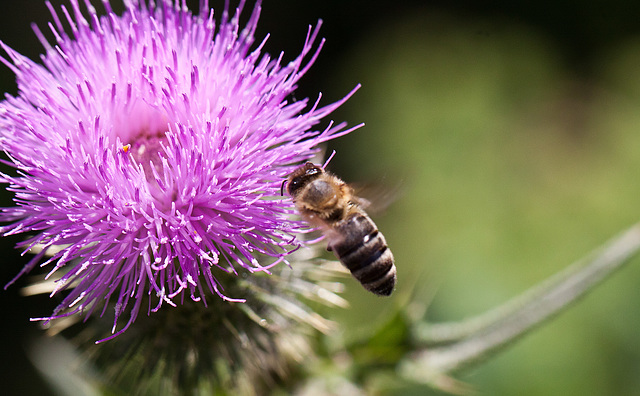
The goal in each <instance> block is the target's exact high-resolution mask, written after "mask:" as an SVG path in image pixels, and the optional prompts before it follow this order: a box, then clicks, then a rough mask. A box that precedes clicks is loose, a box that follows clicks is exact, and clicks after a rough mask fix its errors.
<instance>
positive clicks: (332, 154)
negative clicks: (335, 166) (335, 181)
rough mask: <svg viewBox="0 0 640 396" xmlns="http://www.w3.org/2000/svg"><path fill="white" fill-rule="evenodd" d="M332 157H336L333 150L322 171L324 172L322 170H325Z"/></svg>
mask: <svg viewBox="0 0 640 396" xmlns="http://www.w3.org/2000/svg"><path fill="white" fill-rule="evenodd" d="M334 155H336V150H333V152H332V153H331V155H330V156H329V158H327V160H326V161H325V162H324V165H322V170H324V168H326V167H327V165H329V162H330V161H331V158H333V156H334Z"/></svg>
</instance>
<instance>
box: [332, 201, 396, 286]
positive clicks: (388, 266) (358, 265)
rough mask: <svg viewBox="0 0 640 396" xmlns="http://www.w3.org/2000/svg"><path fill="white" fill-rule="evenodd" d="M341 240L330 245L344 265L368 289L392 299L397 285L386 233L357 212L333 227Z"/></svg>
mask: <svg viewBox="0 0 640 396" xmlns="http://www.w3.org/2000/svg"><path fill="white" fill-rule="evenodd" d="M332 228H333V230H334V231H335V232H336V234H337V235H338V237H336V238H335V240H333V241H331V242H330V245H329V249H330V250H333V252H334V253H335V255H336V257H338V259H340V261H341V262H342V264H344V266H345V267H347V268H348V269H349V271H351V274H352V275H353V277H354V278H356V279H357V280H358V281H359V282H360V283H362V286H364V288H365V289H367V290H369V291H370V292H373V293H375V294H377V295H380V296H388V295H391V292H393V289H394V288H395V285H396V267H395V265H394V264H393V254H391V250H389V248H388V247H387V241H385V239H384V236H382V233H380V232H379V231H378V227H376V225H375V223H374V222H373V221H372V220H371V219H370V218H369V216H367V214H366V213H364V212H361V211H360V212H356V213H352V214H351V215H349V216H348V217H347V218H346V219H344V220H342V221H339V222H337V223H335V224H334V226H333V227H332Z"/></svg>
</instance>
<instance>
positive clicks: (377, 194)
mask: <svg viewBox="0 0 640 396" xmlns="http://www.w3.org/2000/svg"><path fill="white" fill-rule="evenodd" d="M349 186H350V187H351V190H352V191H353V197H352V200H353V201H355V203H356V204H358V206H360V207H361V208H362V209H364V210H366V211H367V212H368V213H370V214H380V213H383V212H384V211H386V210H387V208H388V207H389V206H390V205H391V204H392V203H393V202H395V201H396V200H397V199H398V198H400V196H401V195H402V194H403V193H404V188H403V186H402V183H401V182H398V183H396V184H395V185H388V184H384V183H378V182H375V183H353V184H349Z"/></svg>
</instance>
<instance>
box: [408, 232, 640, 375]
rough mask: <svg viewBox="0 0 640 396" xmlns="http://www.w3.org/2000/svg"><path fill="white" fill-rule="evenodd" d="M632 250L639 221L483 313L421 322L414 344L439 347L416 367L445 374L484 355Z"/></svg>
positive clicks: (582, 290) (639, 244) (554, 310)
mask: <svg viewBox="0 0 640 396" xmlns="http://www.w3.org/2000/svg"><path fill="white" fill-rule="evenodd" d="M638 251H640V223H639V224H636V225H634V226H633V227H631V228H629V229H628V230H627V231H625V232H623V233H622V234H620V235H619V236H617V237H615V238H613V239H612V240H610V241H609V242H607V243H606V244H605V245H604V246H602V247H601V248H599V249H597V250H596V251H594V252H592V253H591V254H589V255H588V256H586V257H585V258H583V259H582V260H579V261H578V262H576V263H574V264H572V265H571V266H569V267H568V268H567V269H565V270H564V271H562V272H560V273H558V274H556V275H554V276H552V277H551V278H549V279H547V280H545V281H543V282H542V283H541V284H539V285H537V286H534V287H533V288H531V289H529V290H527V291H525V292H524V293H523V294H521V295H519V296H517V297H515V298H514V299H512V300H510V301H508V302H507V303H505V304H504V305H502V306H499V307H497V308H495V309H493V310H491V311H489V312H487V313H484V314H481V315H478V316H476V317H472V318H469V319H466V320H462V321H460V322H452V323H440V324H430V323H421V324H419V325H418V326H416V328H415V332H414V334H413V335H414V337H415V340H416V341H417V343H419V344H422V345H425V346H427V345H437V344H440V346H437V347H433V348H429V349H428V350H425V351H423V352H420V353H419V354H418V355H417V356H415V360H414V361H413V363H414V364H417V365H418V366H419V367H420V368H421V370H420V371H422V370H425V369H426V370H428V371H429V372H430V373H449V372H452V371H454V370H458V369H461V368H463V367H466V366H469V365H471V364H473V363H476V362H478V361H481V360H484V359H486V358H487V357H489V356H491V355H492V354H494V353H496V352H497V351H499V350H500V349H501V348H504V347H505V346H507V345H509V344H510V343H511V342H514V341H515V340H517V339H518V338H520V337H522V336H523V335H525V334H527V333H528V332H529V331H531V330H532V329H534V328H535V327H536V326H537V325H539V324H541V323H542V322H544V321H545V320H548V319H550V318H552V317H553V316H554V315H556V314H558V313H559V312H561V311H562V310H563V309H565V308H567V307H568V306H569V305H570V304H571V303H572V302H574V301H576V300H577V299H578V298H580V297H582V296H584V295H585V294H586V293H587V292H588V291H590V290H591V289H592V288H593V287H594V286H596V285H598V284H599V283H600V282H601V281H603V280H604V279H605V278H606V277H607V276H608V275H611V274H612V273H613V272H614V271H615V270H616V269H618V268H620V267H622V266H623V265H624V264H625V263H626V262H627V261H628V260H629V259H630V258H631V257H633V256H634V255H635V254H636V253H638ZM442 344H446V345H442ZM414 367H415V366H414ZM415 368H417V367H415Z"/></svg>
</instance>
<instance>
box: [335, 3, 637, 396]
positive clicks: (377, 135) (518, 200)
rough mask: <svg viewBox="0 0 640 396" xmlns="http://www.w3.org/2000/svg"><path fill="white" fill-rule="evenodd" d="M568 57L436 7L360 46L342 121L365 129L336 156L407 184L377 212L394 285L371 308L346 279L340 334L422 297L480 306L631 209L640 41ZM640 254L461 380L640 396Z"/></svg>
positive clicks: (360, 170) (523, 33) (553, 268)
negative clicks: (582, 67)
mask: <svg viewBox="0 0 640 396" xmlns="http://www.w3.org/2000/svg"><path fill="white" fill-rule="evenodd" d="M560 55H561V54H559V53H558V52H557V51H556V49H554V47H553V45H551V43H550V42H548V41H547V40H545V38H544V36H542V35H540V34H537V33H536V32H535V31H533V30H527V29H526V28H524V27H522V26H518V25H515V24H513V23H506V22H505V21H504V20H499V19H486V20H474V19H471V18H453V17H450V16H447V15H446V14H440V13H437V12H429V11H428V10H425V11H424V12H423V13H418V14H414V15H405V16H404V17H403V18H399V19H397V20H396V21H394V23H392V24H390V25H388V26H384V27H383V28H381V29H379V30H377V31H376V32H372V34H371V36H370V37H368V38H367V39H366V40H364V41H363V42H362V43H359V44H358V45H357V46H356V47H355V48H354V49H353V51H352V52H351V54H350V57H349V59H348V61H347V62H346V63H345V64H344V65H343V66H342V67H343V70H342V72H341V76H342V79H343V81H350V80H352V79H354V78H355V79H360V81H361V82H362V83H363V86H364V88H363V89H362V91H361V92H360V93H359V94H358V95H357V96H356V97H355V98H354V99H353V101H352V103H351V105H350V106H349V109H351V110H352V113H351V114H350V115H349V116H348V117H347V118H348V119H356V120H360V119H363V120H365V121H366V124H367V125H366V126H365V128H364V129H362V130H361V131H358V132H356V133H354V134H353V135H351V136H347V137H345V138H343V139H342V140H341V141H340V142H339V144H338V145H337V146H336V147H335V148H336V149H337V150H338V154H337V156H336V157H335V159H334V160H333V162H332V164H331V165H332V167H333V169H335V170H336V171H337V172H339V173H340V174H342V175H344V176H345V178H347V179H349V180H359V179H367V178H378V177H382V178H383V179H382V180H383V182H384V180H385V179H384V177H385V176H386V179H387V180H389V181H390V183H395V182H396V180H397V179H398V178H400V179H402V181H403V183H404V190H405V193H404V195H403V196H401V197H400V199H399V200H398V201H397V202H396V203H395V204H394V205H393V206H392V207H391V208H390V209H389V211H388V212H387V213H386V215H385V216H382V217H379V218H377V220H378V225H379V226H380V228H381V230H383V232H384V233H385V235H386V236H387V240H388V242H389V245H390V247H391V248H392V249H393V251H394V254H395V256H396V264H397V266H398V273H399V275H398V279H399V284H398V291H397V294H396V296H395V298H394V299H393V300H392V301H385V302H383V301H375V304H376V305H375V306H376V308H375V309H374V308H372V304H374V302H372V301H371V299H370V296H367V295H364V294H362V293H359V290H355V289H357V288H356V287H353V288H352V289H354V290H349V292H348V296H347V299H348V300H350V301H351V303H352V306H353V310H351V311H348V312H338V313H336V316H338V317H339V318H340V320H341V322H342V323H344V324H345V328H346V330H345V338H346V339H347V340H349V339H356V340H359V339H360V337H366V335H370V333H368V331H371V330H370V329H369V328H368V327H366V326H365V324H368V323H370V322H371V320H383V319H384V318H388V317H389V316H390V315H391V314H389V312H391V311H393V310H394V309H400V310H405V309H411V308H412V307H415V305H416V303H421V302H422V303H424V304H430V305H429V306H428V310H427V314H426V317H427V318H429V320H431V321H438V320H455V319H460V318H462V317H464V316H466V315H472V314H474V313H479V312H481V311H483V310H485V309H488V308H490V307H492V306H495V305H498V304H499V303H500V302H503V301H505V300H507V299H508V298H509V297H511V296H514V295H515V294H517V293H518V292H519V291H523V290H524V289H526V288H528V287H530V286H532V285H533V284H535V283H536V282H537V281H540V280H542V279H544V278H545V277H546V276H549V275H551V274H552V273H554V272H557V271H559V270H561V269H562V268H563V267H564V266H566V265H568V264H569V263H570V262H572V261H574V260H576V259H578V258H580V257H581V256H582V255H583V254H585V253H587V252H588V251H590V250H591V249H592V248H594V247H596V246H597V245H598V244H600V243H602V242H603V241H605V240H606V239H607V238H609V237H610V236H612V235H613V234H615V233H617V232H618V231H619V230H621V229H623V228H625V227H627V226H629V225H630V224H632V223H634V222H635V221H637V219H638V216H639V214H640V207H639V205H638V196H640V183H638V172H639V171H638V170H639V169H640V100H639V99H640V95H639V94H640V83H639V82H640V67H639V66H640V47H639V46H638V43H637V42H629V43H625V44H623V45H621V46H620V48H617V49H615V50H611V51H610V52H608V53H606V54H603V57H602V61H601V63H599V64H598V65H597V68H596V69H597V70H598V74H597V75H593V76H591V77H590V78H585V77H584V76H577V75H574V74H572V73H571V71H570V70H568V69H567V68H566V67H565V66H564V65H563V63H562V58H561V56H560ZM636 261H637V260H636ZM634 264H635V265H634ZM637 265H638V263H637V262H636V263H631V267H630V268H627V269H625V270H624V272H623V273H624V275H619V276H614V277H613V278H612V279H611V280H609V281H608V282H607V283H605V285H603V286H602V287H600V288H599V289H598V290H596V291H595V292H594V293H593V294H591V295H590V296H589V297H588V298H587V299H585V300H584V301H583V302H582V303H580V304H579V305H578V306H576V307H575V308H573V309H571V310H569V311H568V313H566V314H564V315H563V316H561V317H560V318H559V319H557V320H555V321H553V322H551V323H550V324H548V325H547V326H545V327H543V328H541V329H540V330H538V331H537V332H534V334H533V335H532V336H529V337H528V338H526V339H524V340H523V341H521V342H520V343H519V344H517V345H515V346H514V347H513V348H512V349H510V350H509V351H507V352H506V353H504V354H503V355H502V356H500V357H498V358H496V359H493V360H492V361H489V362H487V363H486V364H484V365H483V366H482V367H480V368H478V369H476V370H473V371H471V372H468V373H467V374H466V375H465V376H463V379H465V380H467V381H468V382H471V383H473V384H476V385H477V386H478V387H479V388H480V389H481V390H482V391H483V392H487V393H488V394H518V395H568V394H576V395H578V394H589V395H599V394H602V395H610V394H629V395H631V394H640V393H639V391H638V387H637V385H638V383H637V372H636V371H637V367H638V365H639V364H640V342H638V338H637V336H636V332H635V329H637V328H638V326H639V325H640V309H638V308H637V304H636V302H637V301H638V297H639V294H640V292H638V288H637V282H638V280H639V279H640V268H637ZM434 293H435V298H434V299H433V301H432V302H431V298H432V296H433V295H434ZM409 302H412V304H408V303H409ZM387 326H388V327H393V326H389V325H387ZM399 347H400V346H399ZM389 394H404V393H403V391H398V392H397V393H396V392H393V391H390V392H389Z"/></svg>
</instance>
